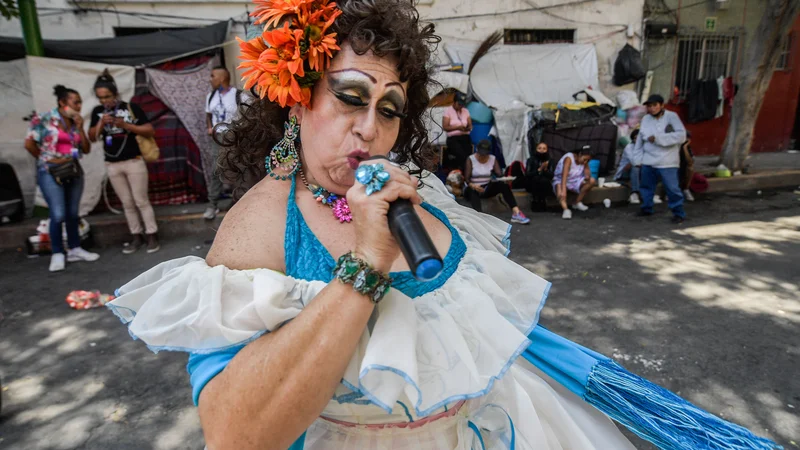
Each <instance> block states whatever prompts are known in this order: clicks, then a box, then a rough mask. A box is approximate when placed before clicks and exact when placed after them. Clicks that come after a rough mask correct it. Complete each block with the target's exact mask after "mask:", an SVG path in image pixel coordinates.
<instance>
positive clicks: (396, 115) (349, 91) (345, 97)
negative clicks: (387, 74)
mask: <svg viewBox="0 0 800 450" xmlns="http://www.w3.org/2000/svg"><path fill="white" fill-rule="evenodd" d="M328 82H329V84H330V88H329V89H328V90H329V91H330V92H331V94H333V95H334V97H336V98H337V99H338V100H339V101H340V102H342V103H344V104H345V105H347V106H352V107H357V108H363V107H365V106H369V100H370V98H369V87H368V86H366V85H365V83H361V82H358V81H342V80H337V79H335V78H334V77H330V78H329V81H328ZM403 104H404V101H403V99H402V96H401V95H400V94H399V93H397V92H395V91H391V90H390V91H388V92H387V93H386V94H385V95H384V97H383V98H382V99H380V101H379V102H378V112H379V113H381V115H383V116H384V117H386V118H388V119H405V118H406V114H404V113H403V112H402V109H403V107H402V105H403Z"/></svg>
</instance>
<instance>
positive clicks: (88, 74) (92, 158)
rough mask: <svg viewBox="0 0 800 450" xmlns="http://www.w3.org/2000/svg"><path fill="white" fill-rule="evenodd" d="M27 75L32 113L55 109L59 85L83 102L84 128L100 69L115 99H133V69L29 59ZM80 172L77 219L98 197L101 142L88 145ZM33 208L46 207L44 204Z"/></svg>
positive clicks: (102, 173) (103, 170)
mask: <svg viewBox="0 0 800 450" xmlns="http://www.w3.org/2000/svg"><path fill="white" fill-rule="evenodd" d="M27 59H28V73H29V77H30V81H31V92H32V94H33V105H34V107H35V109H36V111H39V112H43V111H49V110H51V109H53V108H55V107H56V98H55V97H54V96H53V86H55V85H57V84H63V85H64V86H66V87H68V88H71V89H75V90H76V91H78V93H79V94H80V95H81V99H83V109H81V115H82V116H83V120H84V122H85V124H86V127H87V128H88V126H89V125H88V124H89V123H91V117H89V115H90V114H91V112H92V109H94V107H95V106H97V105H99V102H98V101H97V97H95V95H94V89H93V87H94V82H95V79H96V78H97V75H99V74H100V73H101V72H102V71H103V69H108V70H109V72H111V76H113V77H114V80H115V81H116V83H117V88H118V89H119V95H120V98H122V99H129V98H131V97H132V96H133V91H134V76H135V73H136V71H135V69H134V68H133V67H127V66H115V65H109V64H97V63H91V62H85V61H71V60H68V59H55V58H40V57H37V56H29V57H28V58H27ZM81 166H83V170H84V173H85V175H84V179H85V181H84V187H83V197H81V208H80V214H81V216H85V215H87V214H89V213H90V212H91V211H92V210H93V209H94V207H95V206H96V205H97V203H98V202H99V201H100V197H101V195H102V192H103V191H102V185H103V179H104V178H105V174H106V167H105V158H104V157H103V145H102V142H95V143H94V144H92V151H91V153H89V154H88V155H85V156H84V157H83V158H82V159H81ZM37 204H39V205H41V206H46V203H44V200H43V199H42V200H41V201H37Z"/></svg>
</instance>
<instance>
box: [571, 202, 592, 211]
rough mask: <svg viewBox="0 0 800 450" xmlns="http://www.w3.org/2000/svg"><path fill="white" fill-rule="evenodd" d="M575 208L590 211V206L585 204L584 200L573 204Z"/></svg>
mask: <svg viewBox="0 0 800 450" xmlns="http://www.w3.org/2000/svg"><path fill="white" fill-rule="evenodd" d="M572 208H573V209H577V210H578V211H588V210H589V207H588V206H586V205H584V204H583V202H578V203H575V204H574V205H572Z"/></svg>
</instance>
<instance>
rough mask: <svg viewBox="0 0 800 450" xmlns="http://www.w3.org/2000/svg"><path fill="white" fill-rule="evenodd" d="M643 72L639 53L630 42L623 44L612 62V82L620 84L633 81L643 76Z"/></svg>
mask: <svg viewBox="0 0 800 450" xmlns="http://www.w3.org/2000/svg"><path fill="white" fill-rule="evenodd" d="M645 74H646V72H645V70H644V66H643V65H642V55H641V53H639V50H636V49H635V48H633V47H631V45H630V44H625V47H623V48H622V50H620V52H619V56H617V61H616V62H615V63H614V84H616V85H617V86H622V85H625V84H628V83H633V82H634V81H639V80H641V79H642V78H644V76H645Z"/></svg>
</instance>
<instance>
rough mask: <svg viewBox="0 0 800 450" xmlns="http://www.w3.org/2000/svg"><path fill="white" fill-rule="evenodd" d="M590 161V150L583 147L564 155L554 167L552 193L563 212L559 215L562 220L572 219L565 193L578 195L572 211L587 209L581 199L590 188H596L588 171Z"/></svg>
mask: <svg viewBox="0 0 800 450" xmlns="http://www.w3.org/2000/svg"><path fill="white" fill-rule="evenodd" d="M591 159H592V153H591V149H590V147H589V146H588V145H585V146H583V147H582V148H580V149H578V150H573V151H571V152H568V153H566V154H565V155H564V156H562V157H561V159H560V160H559V161H558V165H556V171H555V174H554V177H553V191H554V192H555V193H556V197H558V202H559V203H560V204H561V209H563V210H564V212H563V213H562V214H561V218H562V219H572V211H570V210H569V206H567V192H575V193H577V194H578V198H577V200H576V201H575V204H574V205H572V207H573V208H574V209H577V210H578V211H586V210H588V209H589V207H588V206H586V205H584V204H583V198H584V197H586V194H588V193H589V191H591V190H592V188H594V187H595V186H597V180H595V179H594V178H592V174H591V172H590V171H589V165H588V163H589V160H591Z"/></svg>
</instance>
